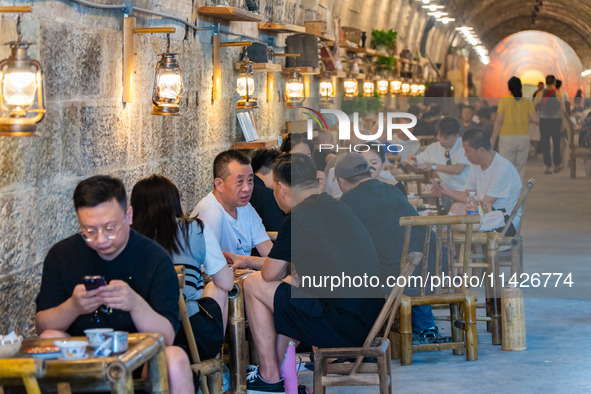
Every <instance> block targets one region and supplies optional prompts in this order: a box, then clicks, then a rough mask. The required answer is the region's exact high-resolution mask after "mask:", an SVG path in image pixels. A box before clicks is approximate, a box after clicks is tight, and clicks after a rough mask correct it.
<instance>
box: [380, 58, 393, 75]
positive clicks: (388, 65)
mask: <svg viewBox="0 0 591 394" xmlns="http://www.w3.org/2000/svg"><path fill="white" fill-rule="evenodd" d="M395 65H396V59H394V58H393V57H392V56H378V58H377V59H376V68H377V70H378V72H380V71H394V66H395Z"/></svg>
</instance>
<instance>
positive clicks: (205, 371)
mask: <svg viewBox="0 0 591 394" xmlns="http://www.w3.org/2000/svg"><path fill="white" fill-rule="evenodd" d="M174 269H175V270H176V273H177V277H178V279H179V288H180V290H181V292H180V296H179V311H180V315H181V323H182V326H183V327H182V329H183V330H185V337H186V338H187V343H188V344H189V357H190V359H191V369H192V370H193V372H195V373H196V374H197V375H198V376H199V380H200V382H201V391H202V392H203V394H209V393H210V391H211V392H212V393H221V392H222V384H221V382H222V362H221V360H218V359H216V358H212V359H209V360H205V361H201V358H200V357H199V351H198V349H197V343H196V342H195V336H194V335H195V333H194V331H193V327H192V326H191V321H190V320H189V315H188V314H187V304H185V299H184V297H183V292H182V289H183V287H185V267H184V266H182V265H177V266H175V267H174ZM208 376H210V377H211V379H210V382H211V386H210V385H208V379H207V377H208Z"/></svg>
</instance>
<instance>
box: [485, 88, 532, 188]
mask: <svg viewBox="0 0 591 394" xmlns="http://www.w3.org/2000/svg"><path fill="white" fill-rule="evenodd" d="M508 87H509V91H510V92H511V95H510V96H505V97H502V98H501V100H500V101H499V108H498V110H497V119H496V121H495V126H494V129H493V133H492V136H491V138H490V145H491V146H494V145H495V142H496V140H497V137H499V135H500V137H499V153H500V154H501V155H502V156H503V157H505V158H506V159H508V160H509V161H510V162H511V163H513V165H514V166H515V168H516V169H517V172H519V176H520V177H521V179H522V180H523V177H524V176H525V165H526V163H527V156H528V155H529V122H532V123H538V122H539V119H538V115H537V114H536V111H535V109H534V106H533V104H532V102H531V101H530V100H529V99H527V98H525V97H523V93H522V91H521V88H522V85H521V80H520V79H519V78H517V77H511V79H509V82H508Z"/></svg>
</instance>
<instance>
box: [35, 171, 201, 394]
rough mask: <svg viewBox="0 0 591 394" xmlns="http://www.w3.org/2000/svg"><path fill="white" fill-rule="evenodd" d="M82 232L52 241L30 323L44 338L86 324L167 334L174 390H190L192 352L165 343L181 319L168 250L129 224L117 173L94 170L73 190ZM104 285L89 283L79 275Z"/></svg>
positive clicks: (74, 330)
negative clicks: (94, 173) (88, 286)
mask: <svg viewBox="0 0 591 394" xmlns="http://www.w3.org/2000/svg"><path fill="white" fill-rule="evenodd" d="M74 207H75V209H76V215H77V216H78V222H79V224H80V229H81V230H80V233H78V234H75V235H72V236H71V237H69V238H66V239H64V240H62V241H60V242H58V243H57V244H55V245H54V246H53V247H52V248H51V249H50V250H49V252H48V253H47V256H46V257H45V261H44V262H43V276H42V278H41V289H40V291H39V295H38V296H37V300H36V303H37V313H36V315H35V326H36V329H37V333H38V334H39V335H40V336H41V337H42V338H57V337H64V336H69V335H73V336H81V335H84V330H85V329H88V328H99V327H100V328H105V327H109V328H113V329H115V330H117V331H128V332H155V333H158V334H160V335H162V336H163V337H164V342H165V344H166V345H167V346H166V358H167V367H168V374H169V382H170V383H169V384H170V388H171V392H172V393H188V392H193V391H194V385H193V380H192V374H191V369H190V365H189V359H188V357H187V355H186V353H185V352H184V351H183V350H182V349H181V348H179V347H175V346H170V345H172V343H173V340H174V336H175V333H176V331H177V330H178V328H179V326H180V317H179V309H178V297H179V286H178V279H177V276H176V273H175V271H174V268H173V263H172V260H171V257H170V256H169V255H168V253H166V251H165V250H164V249H163V248H162V247H161V246H160V245H158V244H157V243H156V242H154V241H152V240H150V239H148V238H146V237H144V236H143V235H141V234H139V233H138V232H136V231H135V230H132V229H131V228H130V226H131V222H132V217H133V215H132V207H131V206H127V197H126V194H125V187H124V186H123V183H122V182H121V181H120V180H119V179H115V178H112V177H109V176H103V175H97V176H93V177H91V178H88V179H86V180H83V181H82V182H80V183H79V184H78V186H76V189H75V191H74ZM89 275H92V276H94V275H101V276H103V277H104V279H105V281H106V283H107V284H106V285H103V286H101V287H99V288H98V289H94V290H86V288H85V286H84V284H83V278H84V277H85V276H89Z"/></svg>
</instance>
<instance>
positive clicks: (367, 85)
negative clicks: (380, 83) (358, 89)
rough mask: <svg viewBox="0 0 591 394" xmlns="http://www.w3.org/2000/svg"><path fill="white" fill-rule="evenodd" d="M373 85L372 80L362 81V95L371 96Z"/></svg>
mask: <svg viewBox="0 0 591 394" xmlns="http://www.w3.org/2000/svg"><path fill="white" fill-rule="evenodd" d="M374 89H375V85H374V83H373V82H372V81H365V82H363V97H373V92H374Z"/></svg>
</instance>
